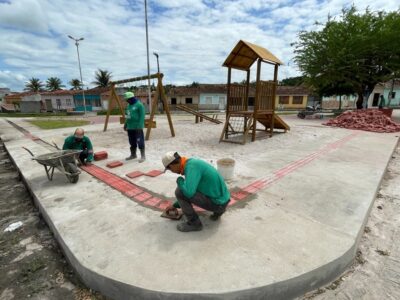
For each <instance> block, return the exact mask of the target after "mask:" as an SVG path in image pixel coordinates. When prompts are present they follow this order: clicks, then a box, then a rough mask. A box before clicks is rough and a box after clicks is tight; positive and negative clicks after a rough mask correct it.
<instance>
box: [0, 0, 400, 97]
mask: <svg viewBox="0 0 400 300" xmlns="http://www.w3.org/2000/svg"><path fill="white" fill-rule="evenodd" d="M353 2H354V4H355V5H356V7H357V8H358V9H360V10H364V9H365V8H366V7H367V6H369V7H370V8H371V9H372V10H385V11H393V10H396V9H399V4H398V3H399V2H398V0H355V1H345V0H330V1H324V0H304V1H293V0H148V1H147V3H148V21H149V45H150V55H151V57H150V68H151V72H152V73H154V72H155V71H156V70H157V63H156V58H155V56H154V55H152V53H153V52H157V53H158V54H159V56H160V67H161V71H162V72H163V73H164V74H165V83H173V84H188V83H191V82H193V81H197V82H201V83H223V82H225V81H226V74H227V70H226V68H223V67H221V65H222V63H223V61H224V60H225V58H226V56H227V55H228V54H229V52H230V51H231V50H232V48H233V47H234V46H235V44H236V43H237V42H238V41H239V40H240V39H243V40H246V41H249V42H252V43H256V44H259V45H261V46H263V47H265V48H267V49H269V50H270V51H271V52H272V53H273V54H275V55H276V56H277V57H278V58H279V59H280V60H281V61H283V62H284V63H285V66H282V67H281V68H280V70H279V79H283V78H286V77H291V76H297V75H299V72H298V70H297V69H296V66H295V65H294V64H293V62H292V61H291V59H292V58H293V48H292V47H291V46H290V44H291V43H292V42H295V41H296V39H297V33H298V32H299V31H300V30H312V29H315V28H316V27H315V26H316V25H314V24H315V21H320V22H325V21H326V19H327V16H328V14H330V15H331V16H339V15H340V12H341V9H342V8H343V7H348V6H349V5H351V3H353ZM144 15H145V13H144V0H143V1H142V0H138V1H136V0H108V1H105V0H104V1H103V0H85V1H84V0H0V38H1V41H0V87H9V88H11V89H12V90H15V91H20V90H22V89H23V87H24V85H25V82H26V81H27V80H28V79H29V78H31V77H37V78H40V79H41V80H42V81H45V80H46V79H47V78H48V77H51V76H56V77H59V78H61V79H62V81H63V83H64V84H65V85H66V86H67V88H69V85H68V84H67V82H68V81H69V80H71V79H72V78H79V69H78V62H77V53H76V47H75V44H74V42H73V41H72V40H70V39H69V38H68V37H67V35H72V36H74V37H76V38H80V37H84V41H82V42H81V43H80V46H79V51H80V56H81V64H82V73H83V81H84V83H85V85H88V86H91V82H92V81H93V80H94V72H95V70H96V69H98V68H101V69H106V70H108V71H110V72H112V74H113V79H115V80H116V79H124V78H129V77H135V76H142V75H145V74H147V60H146V35H145V21H144ZM270 71H271V70H269V68H268V65H265V68H264V70H263V76H265V77H268V76H269V75H270ZM254 73H255V72H253V76H254V75H255V74H254ZM234 75H235V79H237V80H241V79H243V78H244V74H241V73H240V72H238V73H235V74H234ZM141 84H145V82H142V83H141Z"/></svg>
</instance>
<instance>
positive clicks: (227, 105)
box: [225, 67, 232, 139]
mask: <svg viewBox="0 0 400 300" xmlns="http://www.w3.org/2000/svg"><path fill="white" fill-rule="evenodd" d="M231 71H232V69H231V67H228V84H227V91H226V119H225V122H229V113H230V111H229V106H230V99H229V98H230V96H231ZM225 138H226V139H227V138H228V126H225Z"/></svg>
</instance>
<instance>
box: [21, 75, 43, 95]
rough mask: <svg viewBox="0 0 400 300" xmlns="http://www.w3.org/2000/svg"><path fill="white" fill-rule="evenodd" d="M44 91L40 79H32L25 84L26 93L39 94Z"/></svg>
mask: <svg viewBox="0 0 400 300" xmlns="http://www.w3.org/2000/svg"><path fill="white" fill-rule="evenodd" d="M42 89H43V83H42V82H41V81H40V79H39V78H35V77H32V78H31V79H29V80H28V81H27V82H26V84H25V88H24V90H25V91H30V92H39V91H41V90H42Z"/></svg>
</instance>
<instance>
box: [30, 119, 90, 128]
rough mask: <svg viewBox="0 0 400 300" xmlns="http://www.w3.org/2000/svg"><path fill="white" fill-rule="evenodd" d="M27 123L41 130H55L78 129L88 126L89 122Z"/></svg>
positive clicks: (46, 121)
mask: <svg viewBox="0 0 400 300" xmlns="http://www.w3.org/2000/svg"><path fill="white" fill-rule="evenodd" d="M29 123H31V124H33V125H35V126H37V127H39V128H41V129H57V128H66V127H79V126H83V125H88V124H90V122H89V121H83V120H81V121H77V120H29Z"/></svg>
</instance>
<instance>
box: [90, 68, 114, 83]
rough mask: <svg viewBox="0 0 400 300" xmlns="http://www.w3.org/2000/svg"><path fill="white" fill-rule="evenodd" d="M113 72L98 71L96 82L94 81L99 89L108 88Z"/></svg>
mask: <svg viewBox="0 0 400 300" xmlns="http://www.w3.org/2000/svg"><path fill="white" fill-rule="evenodd" d="M111 77H112V76H111V72H109V71H107V70H102V69H98V70H97V71H96V72H95V79H96V80H95V81H93V83H94V84H95V85H96V86H97V87H106V86H108V84H109V83H110V81H111Z"/></svg>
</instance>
